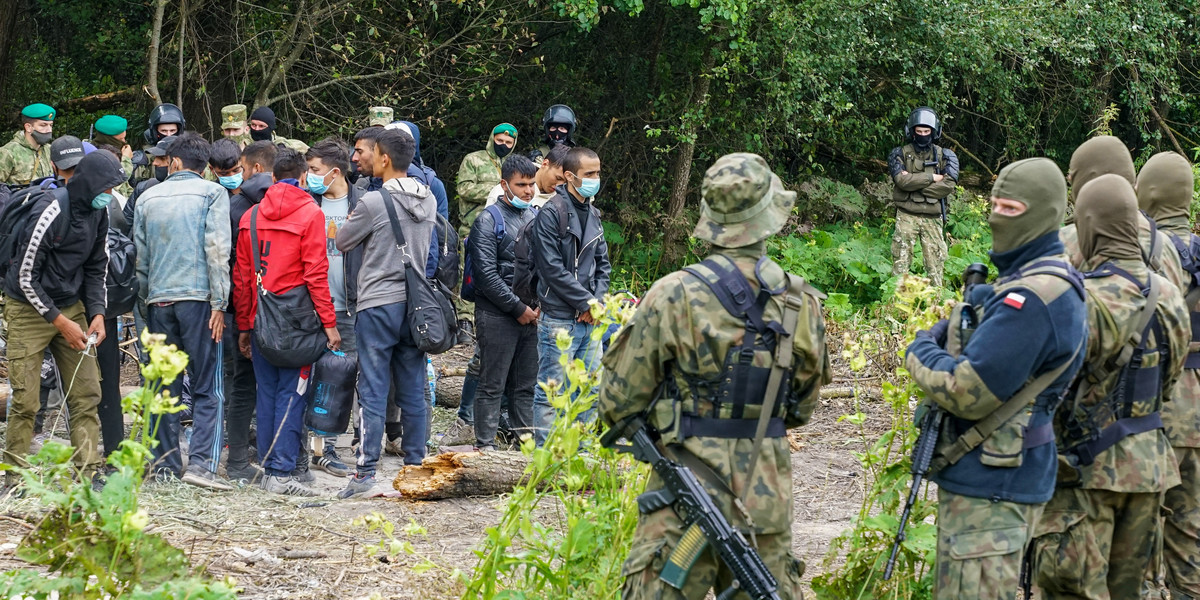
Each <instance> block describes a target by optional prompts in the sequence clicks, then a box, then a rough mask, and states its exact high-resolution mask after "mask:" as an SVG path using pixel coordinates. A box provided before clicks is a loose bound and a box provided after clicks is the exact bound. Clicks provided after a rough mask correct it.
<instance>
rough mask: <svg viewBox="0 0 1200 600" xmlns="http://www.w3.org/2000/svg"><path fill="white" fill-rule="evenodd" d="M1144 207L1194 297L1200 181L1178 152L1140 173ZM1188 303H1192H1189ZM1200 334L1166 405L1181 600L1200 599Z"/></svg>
mask: <svg viewBox="0 0 1200 600" xmlns="http://www.w3.org/2000/svg"><path fill="white" fill-rule="evenodd" d="M1137 181H1138V185H1137V195H1138V206H1139V207H1140V208H1141V209H1142V210H1144V211H1146V212H1147V213H1148V214H1149V215H1150V218H1152V219H1154V220H1155V222H1156V223H1157V225H1158V228H1159V230H1160V231H1162V232H1164V233H1166V234H1167V236H1168V237H1169V238H1170V240H1171V242H1172V243H1171V244H1169V245H1167V247H1166V248H1165V249H1164V250H1163V253H1164V254H1167V253H1174V254H1175V255H1176V256H1178V257H1179V258H1180V264H1184V265H1189V266H1190V268H1189V269H1188V270H1186V271H1182V270H1181V271H1179V272H1178V273H1177V277H1178V279H1175V278H1171V277H1168V279H1172V282H1173V283H1175V284H1176V286H1177V287H1179V290H1180V291H1181V292H1183V293H1184V294H1188V296H1189V298H1190V297H1191V294H1190V292H1191V291H1192V290H1193V289H1194V288H1195V287H1196V283H1195V280H1194V275H1193V273H1195V272H1196V271H1197V270H1200V239H1198V238H1197V237H1196V236H1195V235H1193V234H1192V229H1191V225H1190V223H1189V221H1188V213H1189V212H1190V208H1191V202H1192V190H1193V189H1194V186H1195V179H1194V176H1193V174H1192V166H1191V165H1190V164H1188V161H1187V159H1186V158H1184V157H1183V156H1182V155H1180V154H1176V153H1174V152H1160V153H1158V154H1155V155H1154V156H1152V157H1150V160H1148V161H1146V164H1145V165H1144V166H1142V170H1141V171H1140V172H1139V173H1138V179H1137ZM1185 302H1186V300H1185ZM1188 308H1189V310H1191V316H1192V320H1193V322H1200V314H1198V313H1200V302H1197V301H1195V300H1193V301H1192V304H1191V305H1190V306H1189V307H1188ZM1197 334H1200V330H1197V329H1193V331H1192V343H1191V345H1190V347H1189V354H1188V356H1187V359H1186V362H1185V363H1184V371H1183V375H1182V376H1180V378H1179V381H1178V383H1176V384H1175V389H1174V390H1173V393H1172V395H1171V398H1170V400H1171V401H1170V402H1167V403H1165V404H1163V409H1162V420H1163V425H1164V427H1165V428H1166V432H1167V439H1168V440H1170V442H1171V446H1172V447H1173V448H1174V450H1175V459H1176V462H1177V463H1178V465H1179V478H1180V480H1181V483H1180V485H1178V486H1175V487H1173V488H1171V489H1169V490H1167V493H1166V496H1165V497H1164V504H1165V505H1166V507H1167V508H1168V509H1170V510H1169V511H1168V512H1167V518H1166V522H1165V523H1164V526H1163V554H1162V557H1163V562H1164V566H1165V568H1166V584H1167V586H1169V589H1170V590H1171V597H1172V598H1175V599H1185V600H1186V599H1192V600H1195V599H1197V598H1200V352H1197V350H1198V349H1200V344H1198V343H1197V342H1200V340H1198V339H1196V337H1197Z"/></svg>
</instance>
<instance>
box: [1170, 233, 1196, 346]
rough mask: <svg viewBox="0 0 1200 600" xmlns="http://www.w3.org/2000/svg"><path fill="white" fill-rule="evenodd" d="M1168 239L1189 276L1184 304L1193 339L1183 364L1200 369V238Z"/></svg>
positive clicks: (1191, 236) (1194, 236)
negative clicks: (1197, 308)
mask: <svg viewBox="0 0 1200 600" xmlns="http://www.w3.org/2000/svg"><path fill="white" fill-rule="evenodd" d="M1167 238H1168V239H1170V240H1171V243H1172V244H1174V245H1175V249H1176V250H1178V251H1179V260H1180V262H1181V263H1183V270H1184V272H1185V273H1187V275H1188V285H1187V289H1186V290H1184V293H1185V294H1186V296H1185V300H1184V302H1186V303H1187V307H1188V313H1189V316H1190V317H1191V322H1192V339H1191V343H1189V344H1188V355H1187V359H1186V360H1185V361H1184V363H1183V368H1185V369H1200V311H1197V310H1196V305H1197V304H1200V237H1198V236H1196V234H1191V235H1190V236H1189V238H1188V239H1187V240H1186V241H1185V240H1183V239H1181V238H1179V237H1177V236H1175V235H1171V234H1167Z"/></svg>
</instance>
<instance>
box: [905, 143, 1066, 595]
mask: <svg viewBox="0 0 1200 600" xmlns="http://www.w3.org/2000/svg"><path fill="white" fill-rule="evenodd" d="M991 202H992V213H991V216H989V217H988V224H989V225H990V226H991V229H992V253H991V259H992V263H993V264H994V265H995V266H996V268H997V270H998V271H999V274H1000V278H999V279H997V280H996V281H995V282H994V283H993V284H992V285H977V286H975V287H974V288H973V289H972V290H971V293H970V294H969V298H967V301H968V302H970V303H971V304H972V305H974V306H975V310H976V313H977V314H981V315H982V316H981V319H980V321H979V324H978V326H977V327H976V328H975V330H974V332H973V334H972V335H971V336H970V337H969V339H968V340H967V343H966V344H965V346H963V347H962V352H961V354H960V355H958V356H954V355H952V354H950V353H949V352H947V351H946V350H945V349H944V347H945V346H946V342H947V336H948V335H950V334H954V335H955V336H956V337H955V339H956V340H958V339H961V338H959V337H958V336H957V333H958V332H955V331H950V332H949V334H948V332H947V330H948V327H949V325H948V323H947V322H946V321H940V322H939V323H938V324H937V325H935V326H934V327H932V328H930V329H929V330H928V331H922V332H919V333H918V334H917V338H916V339H915V340H914V341H913V343H912V344H910V345H909V346H908V351H907V356H906V357H905V366H906V367H907V368H908V371H909V372H910V373H911V374H912V377H913V380H914V381H916V383H917V384H918V385H919V386H920V387H921V389H922V390H924V391H925V395H926V400H927V401H930V402H933V403H936V404H937V406H938V407H940V408H941V409H943V410H945V411H946V413H947V416H946V420H947V422H946V423H945V424H944V425H943V426H942V429H941V438H940V439H939V440H938V444H937V449H936V453H935V457H934V461H933V465H932V466H931V471H932V473H933V474H932V476H931V479H932V480H933V481H934V482H935V483H937V486H938V534H937V536H938V537H937V559H936V565H935V567H934V568H935V569H936V575H935V579H934V592H933V595H934V598H936V599H938V600H942V599H946V600H949V599H951V598H954V599H959V600H961V599H975V598H979V599H1005V600H1015V598H1016V597H1017V589H1018V587H1019V580H1020V571H1021V558H1022V555H1023V551H1024V550H1025V548H1026V546H1027V545H1028V544H1029V541H1030V540H1031V539H1032V537H1033V528H1034V525H1035V524H1036V523H1037V522H1038V518H1039V516H1040V515H1041V513H1042V509H1043V507H1044V506H1045V503H1046V502H1047V501H1049V500H1050V497H1051V495H1052V494H1053V492H1054V473H1055V468H1056V465H1057V464H1058V463H1057V458H1056V454H1055V451H1054V430H1053V427H1052V425H1051V421H1052V419H1053V417H1054V411H1055V409H1056V408H1057V406H1058V404H1059V398H1060V397H1061V395H1062V393H1063V390H1065V389H1066V388H1067V385H1068V384H1069V383H1070V382H1071V380H1072V379H1073V378H1074V376H1075V372H1076V371H1077V370H1078V369H1079V366H1080V364H1082V362H1083V345H1084V341H1085V339H1086V335H1087V331H1086V311H1085V307H1084V300H1083V285H1082V281H1081V279H1080V276H1079V273H1078V272H1077V271H1075V270H1074V269H1073V268H1072V267H1071V266H1070V264H1068V263H1067V258H1066V255H1065V254H1063V247H1062V243H1061V242H1060V241H1059V239H1058V232H1057V229H1058V225H1059V223H1060V222H1062V217H1063V213H1064V212H1065V211H1066V208H1067V186H1066V182H1065V181H1064V180H1063V176H1062V172H1061V171H1059V169H1058V166H1057V165H1055V164H1054V163H1053V162H1052V161H1050V160H1049V159H1045V158H1031V159H1027V160H1022V161H1018V162H1015V163H1013V164H1011V165H1009V166H1007V167H1005V168H1004V170H1003V171H1001V172H1000V176H999V178H998V179H997V180H996V184H995V186H994V187H993V188H992V198H991ZM981 309H982V312H980V311H981ZM1013 332H1020V335H1013ZM1030 380H1032V381H1030ZM1026 381H1029V383H1026Z"/></svg>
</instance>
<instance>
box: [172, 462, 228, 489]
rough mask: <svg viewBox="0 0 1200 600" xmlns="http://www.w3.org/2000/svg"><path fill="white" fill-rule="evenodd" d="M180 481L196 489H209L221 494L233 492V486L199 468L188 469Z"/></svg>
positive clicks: (214, 474) (210, 472)
mask: <svg viewBox="0 0 1200 600" xmlns="http://www.w3.org/2000/svg"><path fill="white" fill-rule="evenodd" d="M180 481H182V482H184V483H186V484H189V485H194V486H196V487H202V488H208V489H210V490H217V491H221V492H230V491H233V486H232V485H229V484H228V483H226V482H224V481H221V478H220V477H217V474H216V473H213V472H212V471H209V470H207V469H204V468H202V467H199V466H196V467H188V468H187V470H186V471H184V472H183V477H181V478H180Z"/></svg>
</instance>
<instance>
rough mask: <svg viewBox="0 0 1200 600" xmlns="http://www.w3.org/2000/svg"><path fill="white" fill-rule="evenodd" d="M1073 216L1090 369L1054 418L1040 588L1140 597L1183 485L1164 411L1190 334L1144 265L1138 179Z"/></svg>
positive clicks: (1098, 194) (1180, 306)
mask: <svg viewBox="0 0 1200 600" xmlns="http://www.w3.org/2000/svg"><path fill="white" fill-rule="evenodd" d="M1075 215H1076V225H1077V230H1078V232H1079V246H1080V252H1081V253H1082V255H1083V257H1084V262H1083V267H1082V268H1083V269H1084V270H1085V271H1087V274H1086V281H1085V286H1086V288H1087V309H1088V343H1087V363H1086V365H1085V367H1084V369H1083V370H1082V371H1081V372H1080V377H1079V379H1078V381H1076V382H1075V383H1074V384H1073V387H1072V390H1071V394H1070V395H1069V396H1068V397H1067V400H1066V402H1065V404H1064V406H1063V407H1062V409H1061V410H1060V411H1059V413H1058V415H1057V416H1056V418H1055V433H1056V435H1057V438H1058V451H1059V465H1060V466H1059V472H1058V477H1057V489H1056V490H1055V492H1054V498H1053V499H1051V500H1050V503H1049V504H1048V505H1047V506H1046V511H1045V513H1044V514H1043V515H1042V519H1041V522H1040V523H1039V524H1038V528H1037V539H1036V540H1035V541H1034V564H1035V565H1036V566H1035V573H1036V581H1037V584H1038V586H1039V587H1040V588H1041V590H1042V592H1043V594H1044V597H1046V598H1051V599H1053V598H1087V599H1092V600H1107V599H1109V598H1137V597H1139V594H1140V592H1141V589H1142V581H1143V579H1144V578H1145V576H1146V573H1147V571H1148V569H1149V568H1150V566H1151V562H1152V559H1153V557H1154V555H1155V554H1156V551H1157V548H1158V547H1159V543H1160V540H1159V536H1160V535H1161V520H1160V518H1159V512H1160V507H1161V496H1162V493H1163V491H1164V490H1166V489H1167V488H1169V487H1172V486H1174V485H1177V484H1178V483H1179V474H1178V471H1177V469H1176V467H1175V457H1174V455H1173V454H1172V452H1171V447H1170V443H1169V442H1168V441H1167V436H1166V434H1165V433H1164V432H1163V430H1162V420H1161V418H1160V415H1159V410H1160V409H1161V407H1162V403H1163V402H1164V401H1167V400H1169V399H1170V397H1171V396H1170V390H1171V389H1172V388H1173V387H1174V385H1175V382H1176V381H1177V380H1178V379H1179V375H1180V373H1181V372H1182V369H1183V359H1184V356H1185V355H1186V354H1187V344H1188V339H1189V338H1190V337H1191V334H1190V329H1191V326H1190V322H1189V318H1188V312H1187V308H1186V307H1185V306H1184V303H1183V297H1182V295H1181V294H1180V293H1179V290H1178V289H1176V288H1175V286H1174V285H1173V284H1171V282H1170V281H1168V280H1167V279H1166V278H1164V277H1162V276H1160V275H1158V274H1155V273H1153V272H1151V271H1150V270H1149V269H1147V268H1146V264H1145V262H1143V260H1142V253H1141V248H1140V245H1139V243H1138V233H1137V221H1136V216H1137V197H1136V195H1135V194H1134V191H1133V188H1132V187H1131V186H1130V185H1129V182H1128V181H1126V180H1125V179H1124V178H1123V177H1121V176H1120V175H1116V174H1107V175H1101V176H1099V177H1096V178H1095V179H1093V180H1091V181H1090V182H1089V183H1087V184H1086V185H1085V186H1083V187H1082V188H1081V189H1080V190H1079V192H1078V195H1077V205H1076V211H1075ZM1139 342H1140V343H1139ZM1135 348H1136V349H1135Z"/></svg>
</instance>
